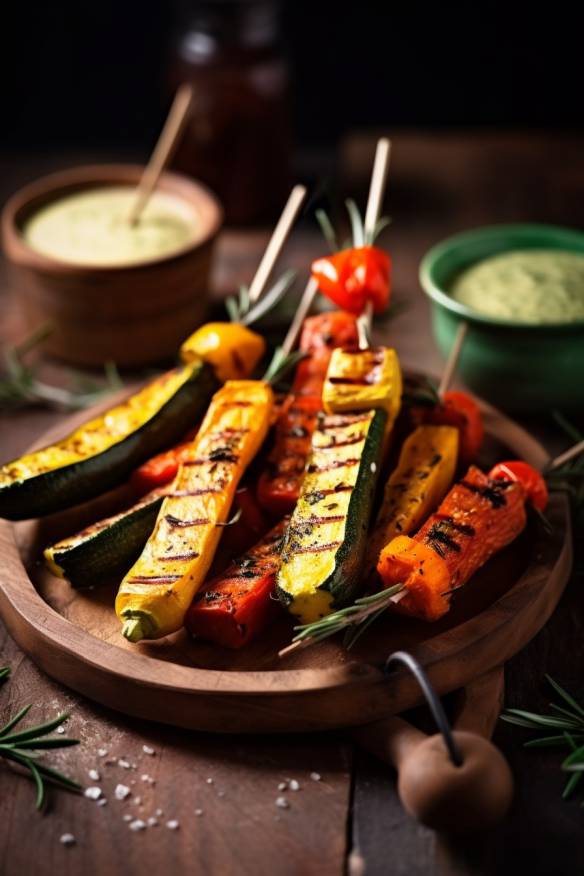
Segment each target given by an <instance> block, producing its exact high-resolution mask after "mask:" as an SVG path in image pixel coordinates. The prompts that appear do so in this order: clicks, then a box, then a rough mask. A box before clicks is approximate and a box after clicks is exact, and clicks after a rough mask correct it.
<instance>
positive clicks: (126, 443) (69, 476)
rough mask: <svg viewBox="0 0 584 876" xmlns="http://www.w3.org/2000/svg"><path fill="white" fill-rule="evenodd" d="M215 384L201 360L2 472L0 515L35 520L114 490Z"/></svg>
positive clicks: (177, 433) (172, 437) (170, 437)
mask: <svg viewBox="0 0 584 876" xmlns="http://www.w3.org/2000/svg"><path fill="white" fill-rule="evenodd" d="M217 385H218V384H217V381H216V379H215V377H214V375H213V372H212V370H211V368H210V366H209V365H206V364H204V363H203V362H202V361H201V360H198V361H194V362H192V363H191V364H190V365H183V366H182V367H180V368H176V369H175V370H173V371H169V372H168V373H166V374H163V375H162V377H159V378H157V379H156V380H153V381H152V382H151V383H149V384H148V385H147V386H145V387H144V389H141V390H140V391H139V392H137V393H135V394H134V395H132V396H131V397H130V398H129V399H128V400H127V401H124V402H122V403H121V404H119V405H116V406H115V407H113V408H110V409H109V410H108V411H106V412H105V414H101V415H100V416H99V417H95V418H94V419H93V420H90V421H89V422H87V423H84V424H83V426H80V427H79V429H76V430H75V431H74V432H72V433H71V434H70V435H67V436H66V437H65V438H63V440H62V441H59V442H57V443H56V444H52V445H50V446H49V447H43V448H42V449H41V450H35V451H34V452H33V453H29V454H27V455H26V456H22V457H21V458H20V459H17V460H15V461H14V462H8V463H6V465H3V466H2V467H1V468H0V516H2V517H7V518H8V519H9V520H23V519H25V518H28V517H40V516H42V515H43V514H51V513H53V512H55V511H61V510H62V509H64V508H69V507H71V506H72V505H76V504H77V503H79V502H84V501H87V500H88V499H92V498H93V497H94V496H97V495H99V494H101V493H104V492H106V490H109V489H111V488H112V487H115V486H117V485H118V484H120V483H121V482H122V481H123V480H124V479H125V478H126V477H127V476H128V475H129V474H130V472H131V471H132V470H133V469H134V468H136V466H137V465H140V463H142V462H144V460H146V459H148V458H149V457H150V456H152V455H153V454H154V453H157V452H158V451H159V450H162V449H163V448H164V447H167V446H168V445H169V444H172V443H173V442H174V441H177V440H178V439H179V438H180V437H181V436H182V435H184V433H185V432H186V431H187V429H188V428H189V427H191V426H192V425H193V424H194V423H195V422H196V421H197V419H198V418H199V417H200V416H201V415H202V413H203V411H204V409H205V407H206V406H207V404H208V402H209V399H210V397H211V394H212V393H213V391H214V390H215V389H216V388H217Z"/></svg>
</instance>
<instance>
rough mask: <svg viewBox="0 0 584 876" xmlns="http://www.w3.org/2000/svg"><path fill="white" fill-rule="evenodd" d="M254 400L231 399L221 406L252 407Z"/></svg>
mask: <svg viewBox="0 0 584 876" xmlns="http://www.w3.org/2000/svg"><path fill="white" fill-rule="evenodd" d="M252 405H253V402H249V401H230V402H224V403H223V404H222V405H221V406H220V407H222V408H251V406H252Z"/></svg>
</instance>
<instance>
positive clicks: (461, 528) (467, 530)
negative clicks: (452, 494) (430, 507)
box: [434, 514, 476, 538]
mask: <svg viewBox="0 0 584 876" xmlns="http://www.w3.org/2000/svg"><path fill="white" fill-rule="evenodd" d="M434 517H435V518H436V519H437V520H439V521H440V522H441V523H445V524H446V525H447V526H450V527H451V528H452V529H456V531H457V532H460V533H461V534H462V535H468V536H469V538H470V537H471V536H473V535H475V534H476V530H475V528H474V526H469V525H468V524H467V523H458V522H457V521H456V520H454V518H453V517H450V515H448V514H435V515H434Z"/></svg>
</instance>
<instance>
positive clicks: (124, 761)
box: [118, 757, 131, 770]
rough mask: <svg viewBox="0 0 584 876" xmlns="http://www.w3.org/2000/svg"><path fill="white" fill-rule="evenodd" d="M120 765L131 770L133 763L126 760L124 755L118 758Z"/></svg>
mask: <svg viewBox="0 0 584 876" xmlns="http://www.w3.org/2000/svg"><path fill="white" fill-rule="evenodd" d="M118 766H121V767H122V769H124V770H129V769H130V767H131V763H130V762H129V761H127V760H124V759H123V758H122V757H119V758H118Z"/></svg>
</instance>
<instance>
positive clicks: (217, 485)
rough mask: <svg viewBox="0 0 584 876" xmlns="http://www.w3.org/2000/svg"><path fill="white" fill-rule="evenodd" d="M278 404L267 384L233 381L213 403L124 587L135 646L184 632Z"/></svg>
mask: <svg viewBox="0 0 584 876" xmlns="http://www.w3.org/2000/svg"><path fill="white" fill-rule="evenodd" d="M273 401H274V397H273V392H272V389H271V387H270V385H269V384H268V383H266V382H264V381H260V380H231V381H228V382H227V383H226V384H225V385H224V386H223V387H222V388H221V389H220V390H219V391H218V392H216V393H215V395H214V396H213V399H212V401H211V405H210V407H209V410H208V411H207V414H206V416H205V419H204V420H203V423H202V425H201V428H200V430H199V432H198V434H197V436H196V438H195V439H194V441H193V445H192V452H191V454H190V457H189V459H188V460H186V461H185V462H183V464H182V465H181V467H180V469H179V471H178V474H177V476H176V478H175V480H174V482H173V484H172V486H171V487H170V488H169V494H168V496H167V497H166V498H165V500H164V502H163V503H162V507H161V509H160V512H159V514H158V518H157V520H156V525H155V527H154V531H153V532H152V535H151V536H150V538H149V539H148V542H147V544H146V546H145V548H144V550H143V552H142V555H141V556H140V558H139V559H138V560H137V562H136V563H135V564H134V566H133V567H132V569H130V571H129V572H128V574H127V575H126V577H125V578H124V580H123V581H122V583H121V585H120V589H119V592H118V596H117V599H116V613H117V615H118V617H119V618H120V620H121V621H122V623H123V629H122V632H123V635H124V636H125V637H126V638H127V639H129V640H130V641H131V642H139V641H140V640H141V639H156V638H160V637H161V636H166V635H168V634H169V633H173V632H175V631H176V630H178V629H180V628H181V626H182V624H183V619H184V616H185V613H186V611H187V608H188V607H189V605H190V604H191V602H192V599H193V596H194V594H195V592H196V591H197V589H198V588H199V586H200V585H201V584H202V582H203V580H204V578H205V575H206V574H207V571H208V569H209V566H210V565H211V561H212V560H213V556H214V554H215V550H216V548H217V544H218V542H219V539H220V536H221V531H222V530H221V524H224V523H225V522H226V520H227V517H228V514H229V509H230V508H231V504H232V501H233V497H234V495H235V491H236V489H237V485H238V483H239V480H240V478H241V476H242V474H243V472H244V471H245V469H246V467H247V465H248V464H249V462H250V461H251V460H252V459H253V457H254V456H255V454H256V453H257V451H258V450H259V448H260V446H261V444H262V443H263V441H264V439H265V437H266V433H267V431H268V427H269V422H270V417H271V413H272V406H273Z"/></svg>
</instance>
